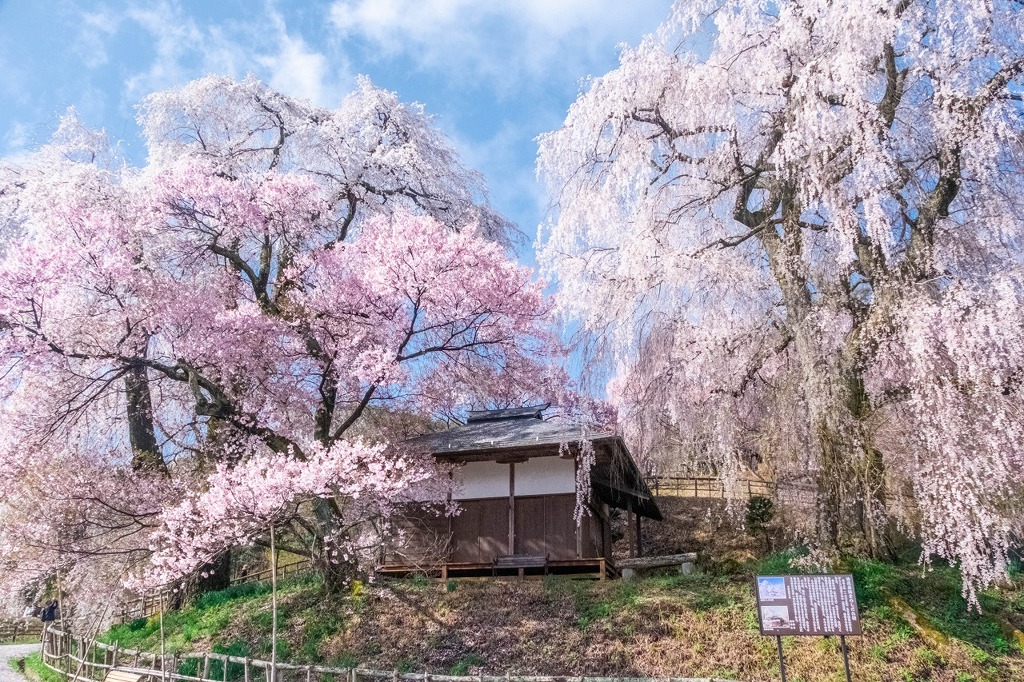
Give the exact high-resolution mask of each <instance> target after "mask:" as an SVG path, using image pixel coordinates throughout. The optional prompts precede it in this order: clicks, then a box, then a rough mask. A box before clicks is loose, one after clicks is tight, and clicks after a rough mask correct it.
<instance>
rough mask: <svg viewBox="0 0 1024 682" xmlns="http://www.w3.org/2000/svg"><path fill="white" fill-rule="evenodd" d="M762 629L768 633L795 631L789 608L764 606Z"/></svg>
mask: <svg viewBox="0 0 1024 682" xmlns="http://www.w3.org/2000/svg"><path fill="white" fill-rule="evenodd" d="M761 627H762V628H763V629H764V630H766V631H767V630H791V629H793V620H792V619H791V618H790V617H789V607H788V606H762V607H761Z"/></svg>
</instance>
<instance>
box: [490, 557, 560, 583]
mask: <svg viewBox="0 0 1024 682" xmlns="http://www.w3.org/2000/svg"><path fill="white" fill-rule="evenodd" d="M528 568H543V569H544V575H547V574H548V555H547V554H508V555H505V556H498V557H494V566H493V568H492V569H491V575H492V576H496V575H498V571H499V570H511V569H516V570H517V571H518V572H519V577H520V578H522V577H523V576H524V575H525V574H526V569H528Z"/></svg>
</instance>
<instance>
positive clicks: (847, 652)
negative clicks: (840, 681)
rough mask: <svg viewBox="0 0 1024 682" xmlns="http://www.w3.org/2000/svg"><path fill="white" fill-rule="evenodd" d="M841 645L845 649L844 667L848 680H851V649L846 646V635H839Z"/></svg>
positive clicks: (848, 681)
mask: <svg viewBox="0 0 1024 682" xmlns="http://www.w3.org/2000/svg"><path fill="white" fill-rule="evenodd" d="M839 646H840V647H841V648H842V650H843V668H845V669H846V682H850V650H849V649H847V648H846V635H839Z"/></svg>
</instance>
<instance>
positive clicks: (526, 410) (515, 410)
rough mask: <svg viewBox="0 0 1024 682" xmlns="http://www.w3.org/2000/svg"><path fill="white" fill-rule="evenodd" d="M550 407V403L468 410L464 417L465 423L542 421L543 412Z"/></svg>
mask: <svg viewBox="0 0 1024 682" xmlns="http://www.w3.org/2000/svg"><path fill="white" fill-rule="evenodd" d="M549 407H551V403H543V404H541V405H531V406H529V407H509V408H504V409H500V410H470V411H469V412H468V414H467V416H466V423H467V424H473V423H478V422H488V421H499V420H505V419H543V418H544V417H543V414H544V410H546V409H548V408H549Z"/></svg>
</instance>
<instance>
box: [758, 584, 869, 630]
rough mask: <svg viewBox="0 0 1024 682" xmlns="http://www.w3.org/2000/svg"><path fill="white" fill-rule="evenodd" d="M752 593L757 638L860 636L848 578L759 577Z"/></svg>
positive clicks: (855, 605)
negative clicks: (761, 635)
mask: <svg viewBox="0 0 1024 682" xmlns="http://www.w3.org/2000/svg"><path fill="white" fill-rule="evenodd" d="M755 593H756V594H757V610H758V621H759V622H760V624H761V634H764V635H859V634H860V613H859V612H858V611H857V595H856V593H855V592H854V589H853V576H852V575H759V576H757V586H756V589H755Z"/></svg>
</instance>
